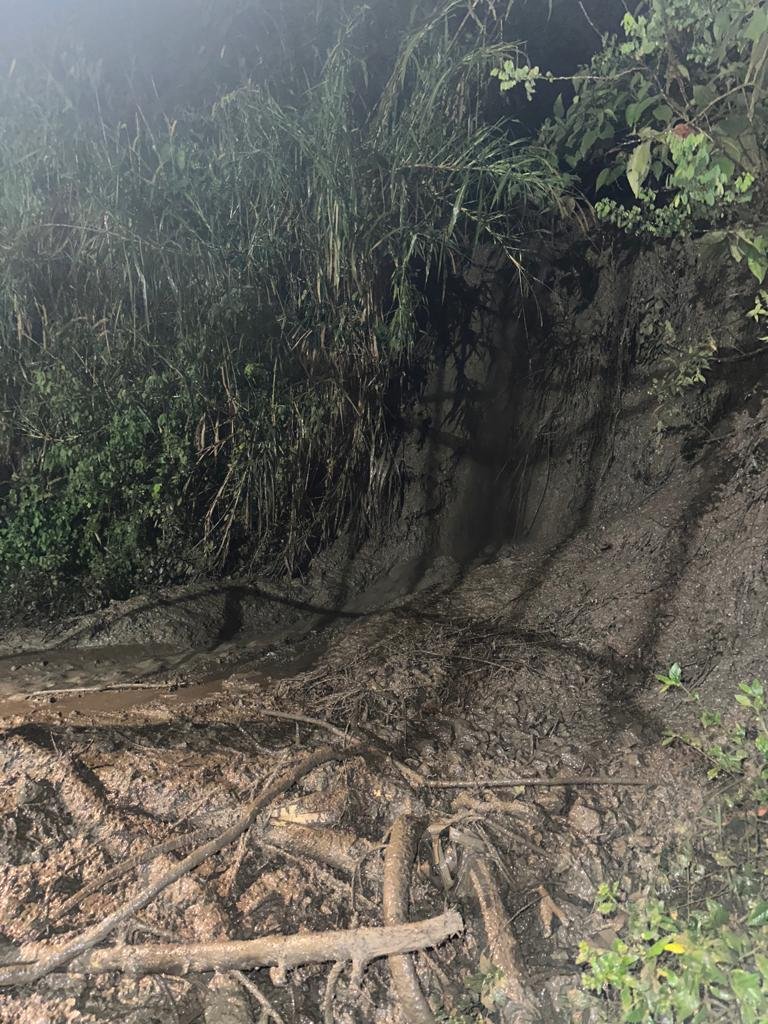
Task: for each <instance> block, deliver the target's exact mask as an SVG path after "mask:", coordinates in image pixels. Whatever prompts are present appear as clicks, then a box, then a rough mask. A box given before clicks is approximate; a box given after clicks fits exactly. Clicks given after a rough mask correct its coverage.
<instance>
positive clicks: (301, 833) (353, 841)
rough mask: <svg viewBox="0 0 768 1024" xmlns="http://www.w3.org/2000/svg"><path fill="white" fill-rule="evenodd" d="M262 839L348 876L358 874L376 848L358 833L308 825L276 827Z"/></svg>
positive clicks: (268, 831) (269, 830) (270, 829)
mask: <svg viewBox="0 0 768 1024" xmlns="http://www.w3.org/2000/svg"><path fill="white" fill-rule="evenodd" d="M260 838H261V839H263V841H264V842H265V843H269V844H270V845H272V846H275V847H277V848H278V849H279V850H287V851H288V852H289V853H293V854H296V855H298V856H304V857H311V858H312V859H313V860H316V861H320V863H322V864H327V865H328V866H329V867H332V868H336V870H337V871H343V872H344V874H346V875H354V873H355V871H356V870H357V867H358V865H359V864H360V860H361V858H363V857H367V856H368V854H369V853H370V852H371V851H372V849H373V846H372V844H371V843H370V842H369V841H368V840H367V839H361V838H360V836H358V835H356V834H355V833H354V832H342V831H340V830H337V829H330V828H311V827H309V826H307V825H292V824H285V825H274V826H272V827H271V828H269V829H267V831H266V832H265V833H264V834H263V836H262V837H260Z"/></svg>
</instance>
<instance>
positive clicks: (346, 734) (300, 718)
mask: <svg viewBox="0 0 768 1024" xmlns="http://www.w3.org/2000/svg"><path fill="white" fill-rule="evenodd" d="M259 714H262V715H266V716H267V717H269V718H279V719H280V720H281V721H283V722H303V723H304V725H314V726H316V727H317V728H318V729H325V731H326V732H329V733H331V735H333V736H338V737H339V739H342V740H344V741H345V742H347V743H348V742H349V741H350V740H353V741H355V742H361V741H362V740H363V739H364V740H365V741H366V742H370V740H371V739H378V737H376V736H375V735H374V734H373V733H371V732H369V731H368V730H367V729H362V728H358V730H357V732H358V733H359V735H355V732H353V731H352V730H349V729H348V730H346V731H345V730H343V729H339V727H338V726H336V725H333V724H332V723H331V722H326V721H325V720H324V719H322V718H310V717H309V715H294V714H289V713H288V712H287V711H271V710H269V709H267V708H260V709H259ZM368 753H369V754H373V755H375V756H378V757H383V758H384V759H385V760H387V761H391V762H392V764H393V765H394V766H395V768H397V770H398V771H399V772H400V773H401V775H403V776H404V777H405V779H406V781H407V782H409V783H410V784H411V785H412V786H423V785H424V783H425V779H424V776H423V775H422V774H421V773H420V772H417V771H415V770H414V769H413V768H409V767H408V765H407V764H403V762H402V761H398V759H397V758H396V757H393V756H392V754H390V753H389V752H388V751H386V750H381V749H380V748H378V747H370V748H369V749H368Z"/></svg>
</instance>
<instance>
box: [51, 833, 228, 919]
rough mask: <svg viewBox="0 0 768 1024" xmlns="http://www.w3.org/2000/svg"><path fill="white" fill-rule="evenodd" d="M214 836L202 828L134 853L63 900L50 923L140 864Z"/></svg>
mask: <svg viewBox="0 0 768 1024" xmlns="http://www.w3.org/2000/svg"><path fill="white" fill-rule="evenodd" d="M213 834H214V829H212V828H211V827H210V826H209V827H207V828H206V827H203V828H199V829H196V830H195V831H194V832H185V833H184V834H183V835H176V836H171V837H170V838H169V839H166V840H165V841H164V842H162V843H157V845H155V846H150V847H149V848H148V849H147V850H144V851H142V852H141V853H136V854H134V855H133V857H128V858H127V859H126V860H124V861H122V862H121V863H120V864H116V865H115V867H113V868H111V869H110V870H109V871H107V872H106V873H105V874H103V875H100V876H99V877H98V878H94V879H93V881H91V882H88V883H87V885H84V886H83V887H82V889H79V890H78V891H77V892H76V893H74V894H73V895H72V896H70V897H69V899H68V900H65V901H64V903H62V904H61V906H60V907H59V908H58V910H56V911H54V913H53V915H52V916H51V918H50V920H51V922H54V921H58V920H59V919H60V918H62V917H63V916H64V915H65V914H68V913H69V911H70V910H73V909H74V908H75V907H77V906H78V905H79V904H80V903H82V902H83V900H84V899H86V898H87V897H88V896H92V895H93V893H95V892H98V891H99V890H100V889H103V888H104V886H105V885H109V883H110V882H114V881H115V879H116V878H120V877H121V876H122V875H124V874H125V873H126V872H128V871H130V870H131V869H132V868H137V867H140V866H141V865H142V864H146V863H147V862H148V861H150V860H154V859H155V857H159V856H160V855H161V854H163V853H172V852H173V851H174V850H179V849H181V848H182V847H184V846H189V845H190V843H199V842H202V841H204V840H206V839H209V838H210V837H211V836H212V835H213Z"/></svg>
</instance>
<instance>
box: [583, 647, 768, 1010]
mask: <svg viewBox="0 0 768 1024" xmlns="http://www.w3.org/2000/svg"><path fill="white" fill-rule="evenodd" d="M656 678H657V679H658V680H659V682H660V683H661V691H662V693H667V692H670V691H679V692H681V693H682V694H683V695H684V697H685V700H686V701H687V702H688V703H689V704H690V706H691V707H692V708H696V710H697V711H698V713H699V729H698V731H697V732H695V733H692V734H682V733H677V732H674V733H669V734H668V736H667V737H666V740H665V742H666V743H674V742H680V743H683V744H685V746H687V747H689V748H691V749H693V750H695V751H697V752H698V753H700V754H701V755H702V757H704V758H705V759H706V761H707V764H708V772H707V774H708V778H710V779H718V780H720V781H721V782H727V783H728V785H726V786H722V788H721V789H720V790H719V791H718V794H717V796H716V798H715V800H714V805H713V808H712V814H711V819H710V818H707V819H705V820H702V821H701V823H700V824H701V829H700V836H699V837H698V839H697V844H696V849H695V851H693V852H692V851H682V852H680V851H678V850H676V849H675V848H673V847H670V848H668V849H667V850H666V851H664V853H663V854H662V857H661V858H660V864H661V863H662V862H666V863H668V864H671V863H678V862H679V864H682V871H681V872H679V873H680V874H681V875H682V877H684V879H685V882H684V884H685V886H686V887H687V891H685V892H681V891H680V886H679V885H678V886H677V889H676V886H675V883H674V880H673V879H671V878H670V877H669V875H667V874H665V871H664V870H663V869H662V867H660V870H659V876H658V879H657V883H658V886H659V888H661V889H662V890H663V892H662V893H661V895H659V894H658V893H657V894H656V895H655V896H652V897H647V898H643V899H640V900H637V899H636V900H632V901H630V902H629V903H628V904H627V905H626V908H625V909H626V910H627V915H628V917H627V923H626V925H625V928H624V933H623V936H622V938H620V939H616V940H615V941H614V943H613V946H612V948H611V949H609V950H602V949H595V948H592V947H591V946H589V944H587V943H582V945H581V947H580V951H579V962H581V963H582V964H584V965H586V971H585V974H584V976H583V985H584V987H585V989H586V990H587V991H588V992H592V993H595V994H600V995H602V996H603V997H605V998H606V999H607V1002H606V1003H602V1004H598V1005H597V1006H596V1007H595V1009H596V1012H597V1013H598V1014H604V1016H603V1019H604V1020H606V1021H611V1022H615V1021H617V1020H618V1021H622V1022H624V1024H659V1022H665V1024H704V1022H708V1021H712V1020H718V1021H732V1022H738V1024H765V1022H766V1021H768V900H766V898H765V895H764V893H765V883H766V878H768V850H766V845H765V836H764V835H763V834H762V833H763V832H764V826H762V825H761V824H760V823H761V822H762V821H763V819H764V817H765V815H766V812H767V811H768V807H766V804H767V803H768V722H767V721H766V715H765V712H766V688H765V685H764V684H763V683H762V682H761V681H759V680H753V681H751V682H743V683H741V684H740V685H739V689H738V691H737V693H736V695H735V703H736V706H737V709H738V710H736V711H735V712H734V715H735V716H736V720H735V721H733V722H732V723H731V724H730V725H726V724H725V722H724V716H723V715H722V714H720V713H719V712H716V711H711V710H707V709H704V710H702V709H701V701H700V696H699V694H697V693H695V692H694V691H692V690H691V689H690V687H688V686H687V684H686V683H685V680H684V674H683V670H682V667H681V666H680V664H679V663H675V664H673V665H672V666H671V667H670V668H669V670H668V671H667V672H665V673H661V674H659V675H658V676H657V677H656ZM618 895H619V888H618V885H617V884H616V883H603V884H602V885H601V886H600V887H599V889H598V891H597V898H596V908H597V909H598V910H599V912H600V913H602V914H606V915H611V914H613V913H615V912H616V910H617V909H618V908H619V906H620V904H619V899H618Z"/></svg>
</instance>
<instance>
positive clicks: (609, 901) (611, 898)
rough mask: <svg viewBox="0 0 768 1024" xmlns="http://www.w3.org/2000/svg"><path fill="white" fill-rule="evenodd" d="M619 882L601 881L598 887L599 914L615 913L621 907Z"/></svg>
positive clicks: (596, 902) (597, 903) (597, 908)
mask: <svg viewBox="0 0 768 1024" xmlns="http://www.w3.org/2000/svg"><path fill="white" fill-rule="evenodd" d="M619 888H620V887H619V883H618V882H601V883H600V885H598V887H597V897H596V899H595V910H597V912H598V913H599V914H605V915H609V914H613V913H615V911H616V910H618V907H619Z"/></svg>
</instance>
